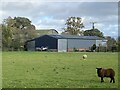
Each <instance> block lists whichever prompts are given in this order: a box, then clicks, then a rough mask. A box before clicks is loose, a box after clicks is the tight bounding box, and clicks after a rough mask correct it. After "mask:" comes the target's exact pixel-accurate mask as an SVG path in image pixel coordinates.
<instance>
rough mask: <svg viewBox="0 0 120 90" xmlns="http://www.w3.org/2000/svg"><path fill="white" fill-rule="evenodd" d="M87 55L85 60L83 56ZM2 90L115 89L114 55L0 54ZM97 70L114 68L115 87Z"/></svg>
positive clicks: (115, 56) (115, 67)
mask: <svg viewBox="0 0 120 90" xmlns="http://www.w3.org/2000/svg"><path fill="white" fill-rule="evenodd" d="M83 54H87V55H88V58H87V60H82V59H81V58H82V55H83ZM2 56H3V57H2V58H3V59H2V65H3V66H2V70H3V81H2V85H3V88H117V87H118V54H117V53H104V52H103V53H87V52H81V53H72V52H71V53H57V52H3V55H2ZM96 67H103V68H109V67H111V68H113V69H114V70H115V72H116V76H115V79H116V83H114V84H113V83H109V80H110V79H109V78H104V80H105V82H104V83H101V82H100V78H99V77H98V76H97V73H96Z"/></svg>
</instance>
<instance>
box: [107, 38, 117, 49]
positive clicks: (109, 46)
mask: <svg viewBox="0 0 120 90" xmlns="http://www.w3.org/2000/svg"><path fill="white" fill-rule="evenodd" d="M106 39H107V50H108V51H113V50H114V49H116V44H117V42H116V40H115V39H114V38H112V37H110V36H108V37H106Z"/></svg>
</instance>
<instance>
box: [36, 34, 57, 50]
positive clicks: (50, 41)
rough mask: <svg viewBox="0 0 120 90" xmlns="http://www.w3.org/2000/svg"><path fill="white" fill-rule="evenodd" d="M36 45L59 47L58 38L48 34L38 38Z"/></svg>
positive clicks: (50, 47) (49, 47)
mask: <svg viewBox="0 0 120 90" xmlns="http://www.w3.org/2000/svg"><path fill="white" fill-rule="evenodd" d="M35 47H36V48H38V47H39V48H41V47H48V49H57V39H55V38H52V37H49V36H47V35H45V36H42V37H40V38H37V39H36V40H35Z"/></svg>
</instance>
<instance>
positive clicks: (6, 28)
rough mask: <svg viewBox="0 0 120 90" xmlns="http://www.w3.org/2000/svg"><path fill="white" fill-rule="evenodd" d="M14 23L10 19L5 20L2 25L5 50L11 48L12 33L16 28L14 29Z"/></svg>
mask: <svg viewBox="0 0 120 90" xmlns="http://www.w3.org/2000/svg"><path fill="white" fill-rule="evenodd" d="M13 23H14V20H13V19H12V18H11V17H8V18H7V19H4V20H3V23H2V24H1V29H2V46H3V49H5V48H8V49H9V48H11V44H12V32H13V29H14V27H12V25H13Z"/></svg>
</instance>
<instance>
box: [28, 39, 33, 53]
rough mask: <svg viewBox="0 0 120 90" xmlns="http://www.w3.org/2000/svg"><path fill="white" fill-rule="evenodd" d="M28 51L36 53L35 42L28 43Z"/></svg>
mask: <svg viewBox="0 0 120 90" xmlns="http://www.w3.org/2000/svg"><path fill="white" fill-rule="evenodd" d="M27 50H28V51H35V41H30V42H27Z"/></svg>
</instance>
